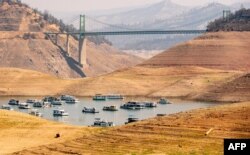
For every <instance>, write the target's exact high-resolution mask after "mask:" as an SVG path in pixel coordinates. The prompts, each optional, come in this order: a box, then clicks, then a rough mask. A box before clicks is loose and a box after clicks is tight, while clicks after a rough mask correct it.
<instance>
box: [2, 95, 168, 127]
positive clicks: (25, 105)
mask: <svg viewBox="0 0 250 155" xmlns="http://www.w3.org/2000/svg"><path fill="white" fill-rule="evenodd" d="M106 99H109V100H112V99H120V100H123V99H124V97H123V96H122V95H100V94H97V95H95V96H94V97H93V100H96V101H105V100H106ZM78 102H79V100H78V99H77V98H75V97H74V96H70V95H62V96H60V97H59V98H57V97H52V96H47V97H44V98H43V99H42V100H34V99H28V100H26V102H21V103H20V102H19V100H15V99H11V100H9V102H8V105H3V106H2V107H1V109H4V110H13V106H17V107H18V108H19V109H29V110H30V111H29V114H30V115H33V116H37V117H42V116H43V114H42V113H41V112H39V110H38V109H34V108H50V107H54V106H57V107H58V106H61V105H63V104H75V103H78ZM158 104H171V103H170V102H169V101H168V100H166V99H160V101H159V102H149V101H144V102H138V101H129V102H127V103H125V104H122V105H121V106H120V108H121V109H127V110H140V109H145V108H154V107H157V106H158ZM32 107H33V108H32ZM102 110H103V111H111V112H115V111H118V110H119V109H118V107H117V106H115V105H112V106H104V107H103V109H102ZM82 112H83V113H92V114H95V113H99V111H98V110H97V109H96V108H88V107H84V108H83V110H82ZM53 116H55V117H56V116H69V113H68V112H67V111H65V110H64V109H59V108H57V109H54V110H53ZM138 120H139V119H138V118H128V122H126V124H127V123H131V122H136V121H138ZM92 126H99V127H108V126H114V123H113V122H108V121H104V120H101V119H96V120H95V122H94V124H93V125H92Z"/></svg>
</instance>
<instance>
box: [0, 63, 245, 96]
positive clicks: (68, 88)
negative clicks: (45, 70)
mask: <svg viewBox="0 0 250 155" xmlns="http://www.w3.org/2000/svg"><path fill="white" fill-rule="evenodd" d="M240 75H242V73H241V72H234V71H232V72H229V71H228V72H225V71H221V70H212V69H206V68H200V67H163V68H160V67H155V68H153V67H134V68H130V69H123V70H120V71H116V72H114V73H110V74H108V75H103V76H99V77H94V78H85V79H74V80H72V79H71V80H70V79H68V80H66V79H59V78H56V77H53V76H50V75H46V74H42V73H39V72H34V71H30V70H21V69H10V68H1V69H0V85H1V88H0V95H5V96H8V95H14V96H15V95H26V96H34V95H35V96H44V95H57V94H72V95H76V96H93V95H95V94H96V93H103V94H110V93H120V94H123V95H128V96H148V97H159V96H168V97H183V98H186V99H190V98H192V97H193V96H196V95H198V94H202V93H204V92H207V91H208V90H210V89H211V88H214V87H216V86H219V85H222V84H225V83H227V82H230V81H232V80H233V79H235V78H237V77H239V76H240Z"/></svg>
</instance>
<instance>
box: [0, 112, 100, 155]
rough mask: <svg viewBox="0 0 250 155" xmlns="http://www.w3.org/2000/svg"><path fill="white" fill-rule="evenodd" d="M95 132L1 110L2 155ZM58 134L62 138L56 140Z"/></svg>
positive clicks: (0, 141)
mask: <svg viewBox="0 0 250 155" xmlns="http://www.w3.org/2000/svg"><path fill="white" fill-rule="evenodd" d="M68 131H70V132H68ZM95 131H96V130H94V129H87V128H80V127H75V126H69V125H64V124H59V123H55V122H51V121H47V120H44V119H40V118H37V117H33V116H29V115H26V114H22V113H18V112H11V111H4V110H0V136H1V138H0V145H1V146H2V148H1V149H0V154H1V155H3V154H7V153H12V152H15V151H21V150H23V149H26V148H30V147H37V146H41V145H46V144H53V143H58V142H64V141H66V140H70V139H72V138H74V137H77V136H82V135H83V134H89V133H91V132H95ZM57 133H60V134H61V138H59V139H56V138H54V136H55V135H56V134H57Z"/></svg>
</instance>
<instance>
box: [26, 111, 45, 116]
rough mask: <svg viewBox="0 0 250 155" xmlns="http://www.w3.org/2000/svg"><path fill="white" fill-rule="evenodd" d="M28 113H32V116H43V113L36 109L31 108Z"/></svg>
mask: <svg viewBox="0 0 250 155" xmlns="http://www.w3.org/2000/svg"><path fill="white" fill-rule="evenodd" d="M29 114H30V115H32V116H37V117H42V116H43V114H42V113H40V112H39V111H38V110H37V109H32V110H31V112H30V113H29Z"/></svg>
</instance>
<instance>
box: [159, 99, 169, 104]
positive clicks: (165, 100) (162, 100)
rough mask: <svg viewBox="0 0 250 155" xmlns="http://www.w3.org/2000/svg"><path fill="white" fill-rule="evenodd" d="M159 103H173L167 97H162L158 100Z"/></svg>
mask: <svg viewBox="0 0 250 155" xmlns="http://www.w3.org/2000/svg"><path fill="white" fill-rule="evenodd" d="M158 103H159V104H171V102H170V101H168V100H167V99H163V98H161V99H160V101H159V102H158Z"/></svg>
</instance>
